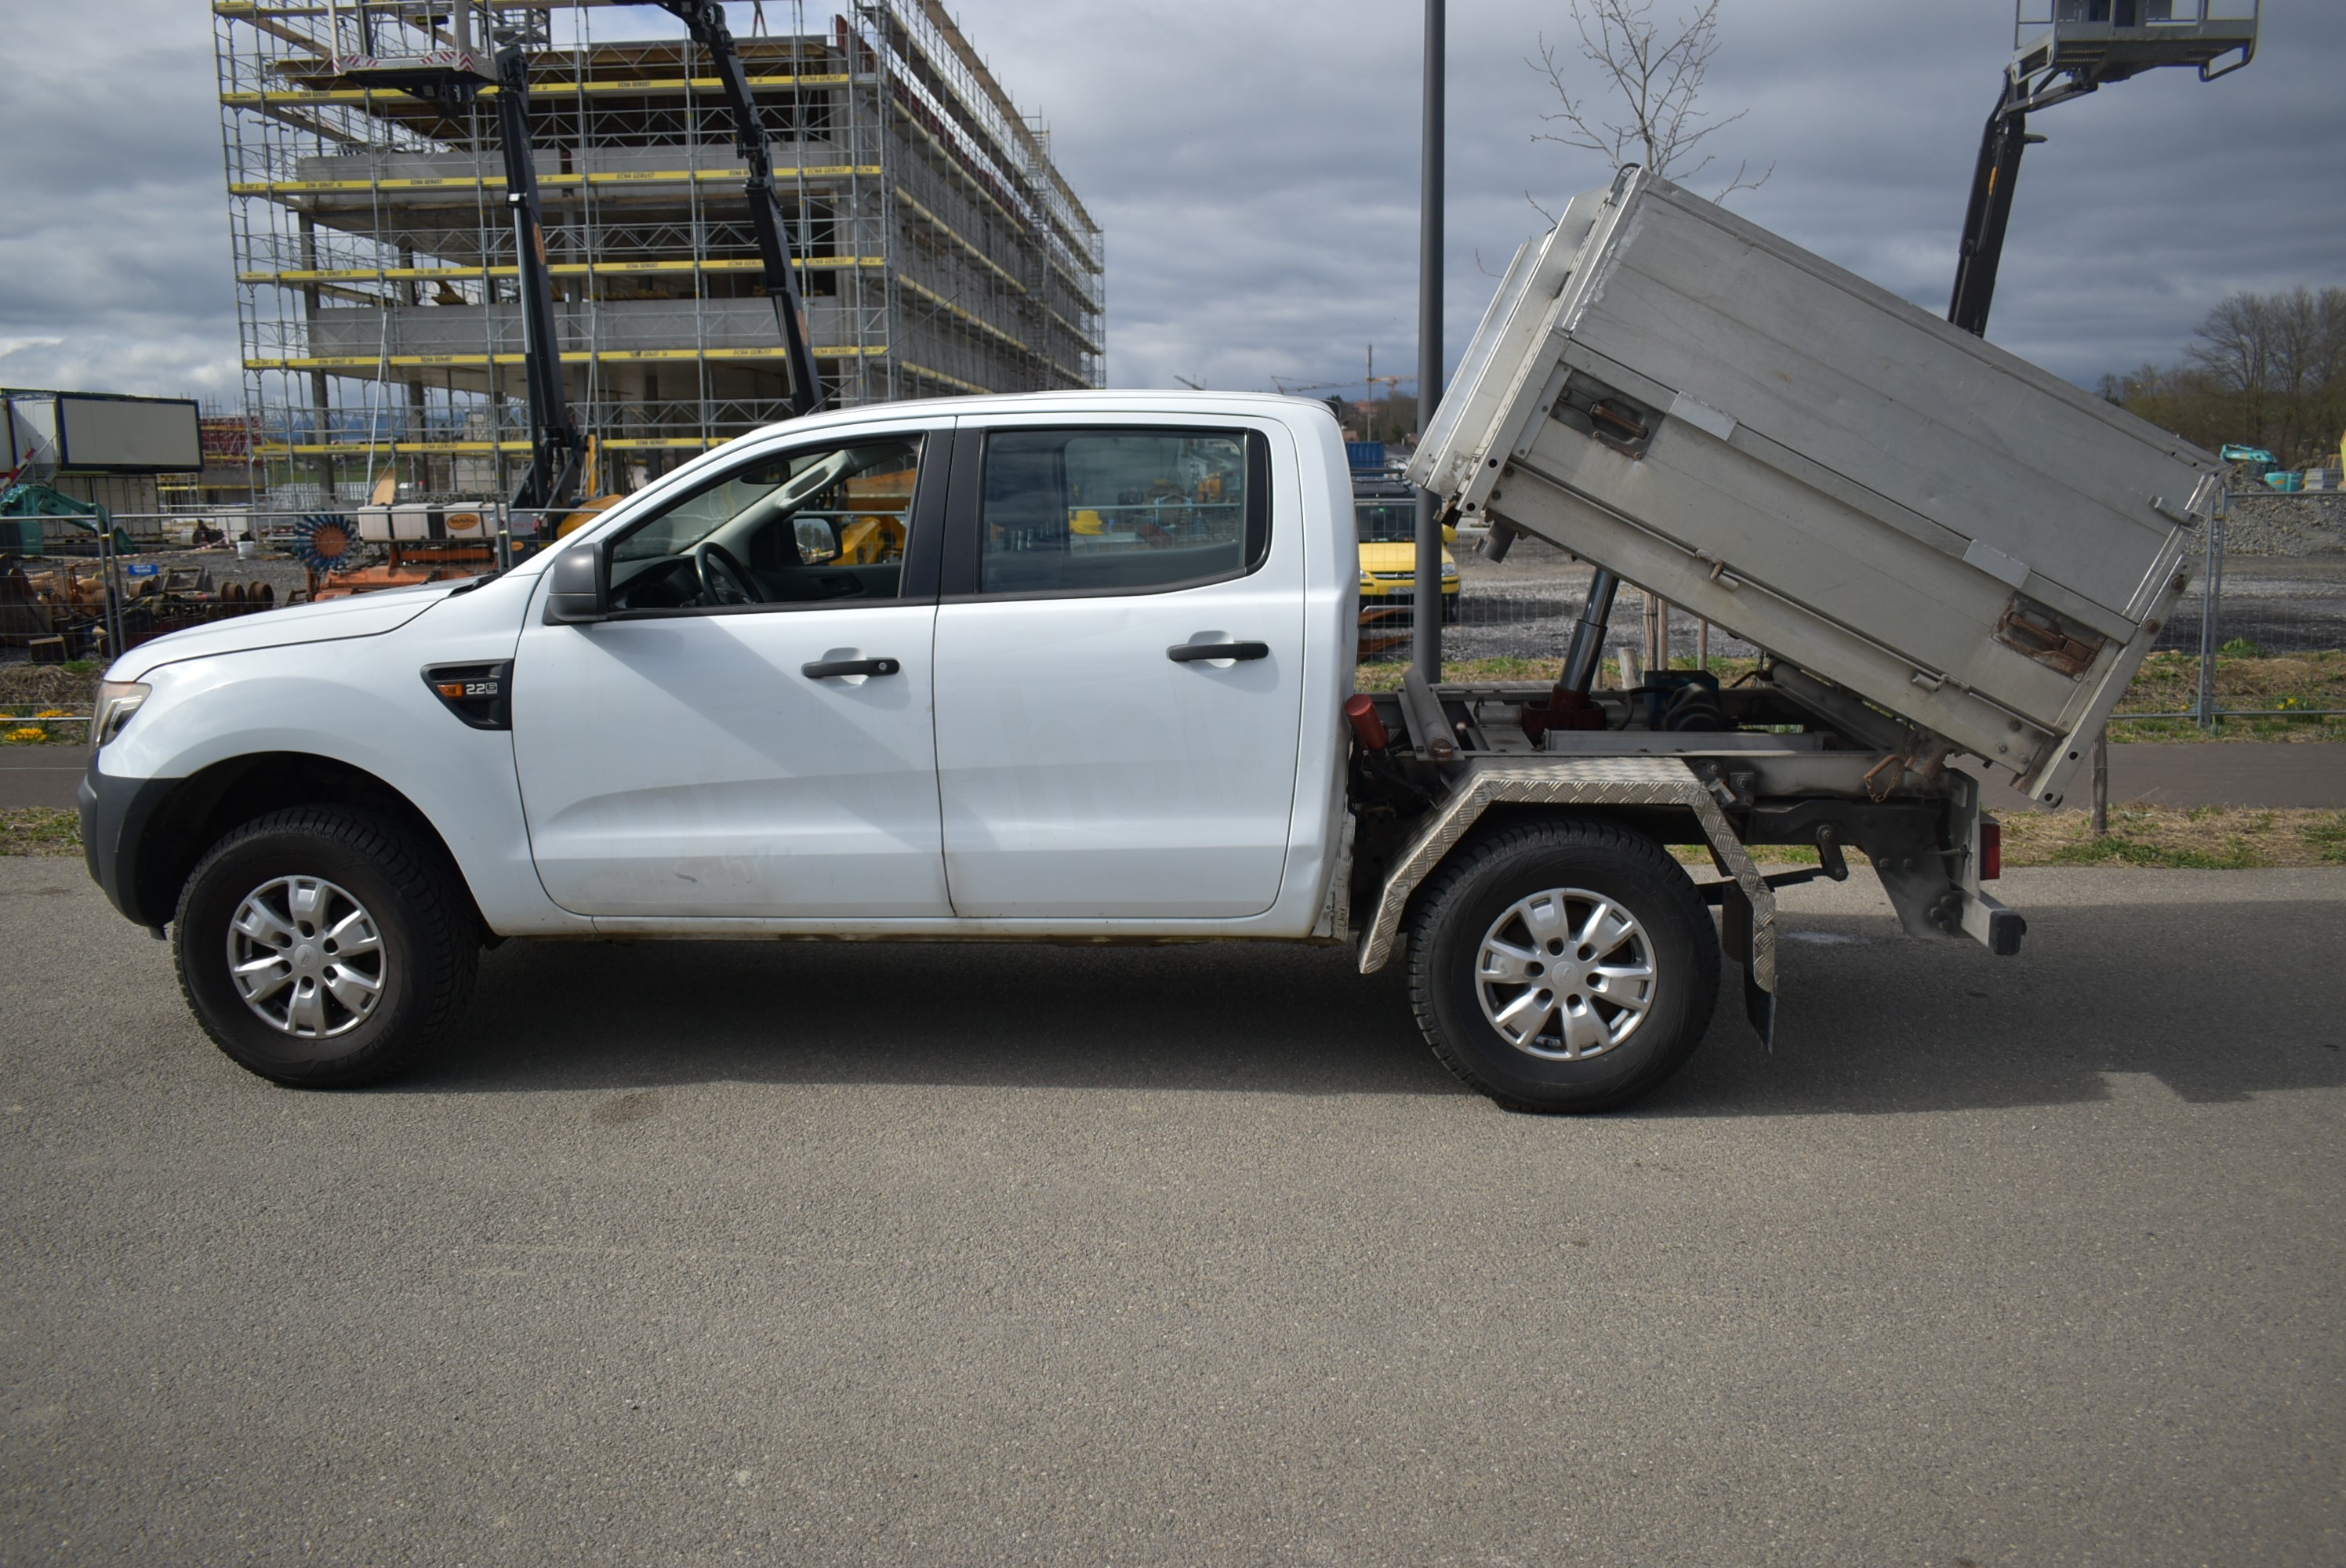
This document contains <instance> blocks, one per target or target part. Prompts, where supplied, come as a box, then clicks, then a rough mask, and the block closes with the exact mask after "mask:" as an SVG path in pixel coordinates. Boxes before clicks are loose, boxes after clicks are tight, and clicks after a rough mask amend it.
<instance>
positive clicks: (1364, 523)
mask: <svg viewBox="0 0 2346 1568" xmlns="http://www.w3.org/2000/svg"><path fill="white" fill-rule="evenodd" d="M1352 515H1353V518H1354V520H1355V521H1356V522H1357V523H1358V524H1359V525H1360V535H1361V608H1362V609H1363V610H1373V609H1378V608H1381V607H1382V606H1386V605H1391V606H1392V607H1394V608H1400V607H1401V606H1404V605H1412V604H1414V603H1415V602H1416V598H1417V495H1416V493H1415V492H1413V490H1411V489H1410V487H1409V486H1408V485H1406V484H1374V485H1356V486H1354V488H1353V491H1352ZM1457 538H1458V530H1456V529H1455V528H1449V527H1445V528H1443V530H1442V543H1443V551H1442V618H1443V620H1445V621H1454V620H1456V619H1457V618H1458V563H1457V561H1456V560H1455V559H1454V557H1453V556H1452V555H1451V554H1450V550H1449V546H1450V545H1453V544H1454V543H1455V542H1456V541H1457Z"/></svg>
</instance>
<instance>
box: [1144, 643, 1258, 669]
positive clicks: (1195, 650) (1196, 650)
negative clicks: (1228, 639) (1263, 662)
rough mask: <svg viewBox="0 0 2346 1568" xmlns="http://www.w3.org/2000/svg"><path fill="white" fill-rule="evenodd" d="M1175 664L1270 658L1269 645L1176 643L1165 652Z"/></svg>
mask: <svg viewBox="0 0 2346 1568" xmlns="http://www.w3.org/2000/svg"><path fill="white" fill-rule="evenodd" d="M1165 657H1167V658H1169V659H1171V660H1172V661H1173V662H1174V663H1175V664H1195V663H1197V662H1198V661H1199V659H1209V658H1269V657H1270V644H1269V643H1175V644H1174V645H1173V646H1172V647H1169V648H1167V649H1166V650H1165Z"/></svg>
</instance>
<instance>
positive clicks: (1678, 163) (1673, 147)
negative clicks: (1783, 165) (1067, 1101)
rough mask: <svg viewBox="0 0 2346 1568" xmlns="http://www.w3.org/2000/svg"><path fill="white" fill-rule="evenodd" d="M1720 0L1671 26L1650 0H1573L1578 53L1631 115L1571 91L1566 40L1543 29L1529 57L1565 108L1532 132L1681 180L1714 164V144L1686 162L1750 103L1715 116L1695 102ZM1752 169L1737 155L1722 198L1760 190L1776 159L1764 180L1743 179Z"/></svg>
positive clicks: (1714, 38)
mask: <svg viewBox="0 0 2346 1568" xmlns="http://www.w3.org/2000/svg"><path fill="white" fill-rule="evenodd" d="M1571 7H1572V22H1573V25H1574V27H1575V28H1576V30H1577V31H1578V33H1579V36H1580V57H1581V58H1582V59H1583V60H1585V61H1586V62H1587V63H1588V64H1589V65H1592V66H1596V76H1597V78H1598V79H1599V80H1600V81H1601V82H1602V83H1603V84H1604V85H1605V87H1607V88H1609V89H1610V91H1609V94H1608V95H1607V96H1608V99H1609V98H1612V97H1617V98H1618V100H1619V107H1620V109H1621V111H1622V112H1623V114H1624V117H1623V118H1621V119H1619V120H1618V121H1616V120H1614V119H1611V118H1608V117H1607V111H1605V110H1603V109H1601V108H1599V107H1596V106H1595V105H1594V104H1593V103H1592V102H1591V100H1590V98H1589V97H1586V96H1585V95H1584V96H1582V97H1574V96H1573V91H1572V87H1571V86H1570V84H1569V83H1568V82H1567V81H1566V75H1567V69H1568V67H1567V66H1566V64H1565V63H1563V62H1561V61H1559V60H1558V58H1557V54H1558V51H1559V49H1560V48H1561V47H1562V46H1560V45H1556V44H1551V43H1549V42H1548V41H1547V35H1546V34H1545V33H1543V34H1541V35H1540V39H1539V58H1537V59H1536V60H1526V61H1525V62H1524V63H1525V65H1527V66H1531V68H1532V69H1533V70H1535V71H1538V72H1540V73H1541V74H1542V75H1544V76H1546V77H1547V79H1548V85H1549V86H1550V87H1554V88H1555V89H1556V98H1557V101H1558V102H1559V103H1560V104H1561V105H1562V107H1561V108H1559V109H1558V110H1557V112H1556V113H1555V114H1552V115H1542V116H1540V119H1541V121H1542V122H1543V123H1545V124H1546V125H1549V126H1553V127H1556V129H1554V130H1549V131H1539V132H1535V133H1534V135H1533V137H1532V139H1533V140H1534V141H1552V142H1556V143H1558V144H1559V145H1561V146H1564V147H1570V148H1580V149H1582V150H1583V151H1586V152H1593V153H1597V154H1599V155H1601V156H1603V157H1605V158H1609V159H1610V160H1612V162H1613V163H1614V164H1616V165H1619V164H1624V163H1631V162H1636V163H1642V164H1644V165H1645V166H1646V167H1647V168H1649V169H1651V170H1652V171H1653V172H1654V173H1656V174H1658V175H1666V176H1668V177H1669V178H1672V179H1676V180H1678V181H1680V182H1681V183H1683V182H1684V181H1687V180H1689V179H1692V178H1694V177H1695V176H1697V175H1698V174H1700V173H1701V172H1702V171H1703V170H1704V169H1706V168H1709V167H1710V165H1711V163H1712V162H1713V161H1714V159H1713V158H1712V155H1711V154H1709V153H1708V152H1705V153H1703V154H1702V156H1701V158H1699V160H1698V161H1697V162H1695V163H1694V164H1692V165H1691V167H1686V162H1687V160H1688V158H1693V157H1694V156H1695V154H1696V153H1697V152H1698V151H1699V150H1700V148H1701V147H1702V143H1703V141H1704V139H1705V138H1707V137H1709V136H1711V135H1712V134H1713V133H1715V132H1718V131H1721V130H1724V129H1726V128H1727V127H1729V126H1731V125H1733V124H1734V123H1735V122H1736V121H1737V120H1739V119H1741V118H1742V117H1743V116H1744V115H1745V114H1747V113H1749V110H1739V111H1738V112H1736V113H1734V114H1731V115H1729V116H1728V117H1726V118H1725V119H1723V120H1709V116H1708V115H1706V114H1704V113H1703V111H1702V110H1701V109H1699V108H1698V107H1696V104H1697V102H1698V100H1699V99H1700V97H1702V88H1703V81H1704V78H1705V77H1707V76H1709V72H1710V59H1711V56H1713V55H1716V54H1717V53H1718V52H1719V0H1707V3H1706V4H1704V5H1702V6H1701V8H1700V9H1699V10H1698V11H1696V12H1695V14H1694V15H1692V16H1691V17H1686V18H1681V19H1679V20H1678V23H1677V27H1678V31H1677V32H1676V33H1666V31H1665V29H1664V28H1663V26H1662V25H1660V24H1658V23H1657V22H1655V21H1654V19H1653V9H1654V7H1653V0H1571ZM1707 120H1708V121H1709V123H1708V124H1706V123H1704V122H1705V121H1707ZM1749 169H1750V165H1749V163H1745V162H1739V163H1737V165H1736V166H1735V178H1733V179H1731V180H1729V181H1728V183H1727V186H1726V188H1723V189H1722V190H1720V191H1719V194H1718V195H1717V196H1716V197H1714V198H1712V199H1713V200H1715V201H1724V200H1726V199H1728V198H1729V196H1731V195H1733V194H1734V193H1735V192H1737V191H1739V190H1757V189H1758V188H1760V186H1762V185H1764V184H1766V183H1767V180H1768V177H1769V176H1770V175H1771V174H1773V173H1775V172H1776V166H1775V165H1774V164H1772V163H1771V164H1770V165H1769V166H1768V167H1767V168H1765V169H1764V170H1762V171H1761V172H1760V178H1757V179H1747V178H1744V177H1745V175H1746V174H1748V173H1749ZM1532 205H1533V206H1534V207H1538V206H1539V203H1537V202H1536V201H1535V202H1533V203H1532ZM1543 216H1545V211H1543Z"/></svg>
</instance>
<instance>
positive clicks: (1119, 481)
mask: <svg viewBox="0 0 2346 1568" xmlns="http://www.w3.org/2000/svg"><path fill="white" fill-rule="evenodd" d="M956 439H957V453H958V454H959V458H960V461H959V462H958V463H956V471H957V472H956V477H955V482H954V500H953V513H954V517H953V527H952V529H951V530H950V531H949V533H948V537H947V546H946V561H945V566H944V571H945V582H944V588H945V596H944V599H943V603H942V605H941V606H940V608H939V611H938V616H937V642H936V657H937V763H938V789H939V794H940V797H941V799H942V802H943V811H944V854H945V867H946V879H947V881H948V884H949V885H950V887H951V890H952V894H953V907H954V913H956V914H958V915H961V916H963V917H964V918H973V919H975V918H1019V917H1028V918H1041V917H1056V918H1062V919H1068V918H1074V919H1089V918H1110V919H1158V920H1164V919H1233V918H1239V917H1243V916H1247V915H1252V914H1259V913H1260V912H1262V911H1264V910H1267V909H1269V908H1270V906H1271V904H1272V902H1273V901H1275V900H1276V899H1277V898H1278V896H1279V887H1280V877H1281V875H1282V873H1283V871H1284V869H1285V865H1286V858H1287V841H1288V830H1289V822H1290V818H1291V815H1292V810H1293V806H1294V797H1295V774H1296V747H1297V739H1298V737H1299V734H1300V725H1301V710H1302V688H1303V682H1302V667H1303V591H1302V590H1303V545H1302V538H1301V529H1300V527H1298V526H1296V520H1295V519H1294V517H1293V516H1292V515H1290V511H1289V509H1290V508H1291V507H1292V506H1293V504H1294V503H1293V499H1292V497H1293V486H1292V485H1291V484H1290V485H1289V486H1286V487H1285V488H1286V491H1287V495H1286V496H1285V497H1284V498H1282V496H1281V495H1280V486H1277V485H1275V484H1273V483H1272V474H1273V471H1274V467H1275V466H1277V467H1279V468H1280V469H1281V470H1282V471H1284V470H1287V469H1291V466H1292V460H1291V458H1290V457H1288V456H1287V455H1286V446H1285V441H1286V437H1285V433H1284V432H1283V431H1281V430H1280V429H1279V428H1278V427H1277V426H1275V425H1273V426H1269V427H1267V428H1264V429H1249V428H1245V427H1243V426H1239V427H1234V426H1232V425H1231V424H1230V423H1229V422H1222V423H1213V422H1209V421H1200V422H1198V423H1194V424H1192V423H1184V422H1180V421H1176V420H1168V419H1164V418H1158V419H1155V420H1151V421H1148V422H1145V423H1141V422H1136V423H1128V424H1115V423H1093V422H1086V423H1082V424H1080V425H1078V424H1074V423H1068V422H1066V421H1060V422H1056V423H1054V422H1049V421H1043V420H1031V421H1021V422H1016V423H1012V422H1008V421H1004V422H998V423H994V425H993V427H992V428H990V429H988V430H985V431H984V432H979V431H975V430H972V429H970V428H969V427H968V426H966V425H964V427H963V429H962V431H961V433H960V434H959V436H958V437H957V438H956ZM1273 443H1278V451H1279V453H1280V463H1278V464H1277V465H1275V464H1274V463H1273V460H1272V453H1273ZM973 448H974V450H973Z"/></svg>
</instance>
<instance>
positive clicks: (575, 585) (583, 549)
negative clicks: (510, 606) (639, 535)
mask: <svg viewBox="0 0 2346 1568" xmlns="http://www.w3.org/2000/svg"><path fill="white" fill-rule="evenodd" d="M608 548H609V546H608V545H606V544H605V543H604V542H603V541H602V540H600V539H593V540H589V541H587V542H586V544H583V545H570V546H568V547H567V548H566V549H565V550H564V551H563V552H562V554H560V555H556V557H555V558H554V565H553V566H552V567H551V568H550V570H551V572H552V576H553V580H552V582H551V583H550V584H549V585H548V586H547V589H546V625H547V626H585V625H586V624H587V623H588V622H590V621H599V620H605V619H607V618H609V616H610V614H611V577H610V573H609V571H608V570H607V565H608V556H607V550H608Z"/></svg>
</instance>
